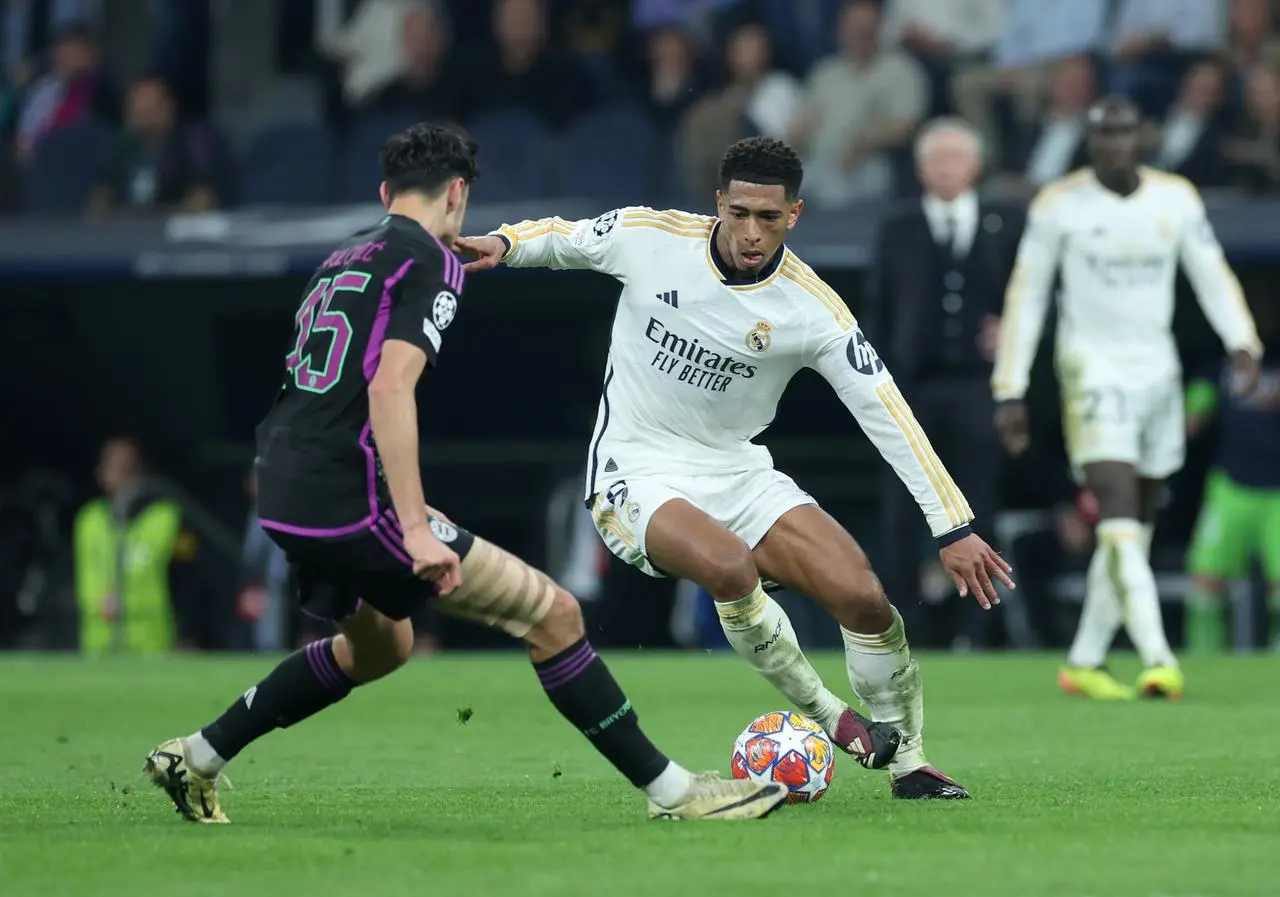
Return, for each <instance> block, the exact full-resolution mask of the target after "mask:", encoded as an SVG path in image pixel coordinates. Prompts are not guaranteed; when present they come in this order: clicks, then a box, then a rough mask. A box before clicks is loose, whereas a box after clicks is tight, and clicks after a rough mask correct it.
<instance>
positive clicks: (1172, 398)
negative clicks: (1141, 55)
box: [992, 98, 1262, 700]
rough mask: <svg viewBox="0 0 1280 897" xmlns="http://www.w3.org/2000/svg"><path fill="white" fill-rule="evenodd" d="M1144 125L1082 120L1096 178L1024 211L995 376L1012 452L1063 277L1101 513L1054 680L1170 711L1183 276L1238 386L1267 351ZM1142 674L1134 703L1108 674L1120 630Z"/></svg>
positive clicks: (1021, 443) (1244, 386)
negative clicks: (1159, 557) (1171, 552)
mask: <svg viewBox="0 0 1280 897" xmlns="http://www.w3.org/2000/svg"><path fill="white" fill-rule="evenodd" d="M1141 124H1142V122H1141V117H1140V115H1139V113H1138V110H1137V108H1136V107H1135V106H1134V105H1133V104H1132V103H1130V102H1129V101H1128V100H1126V99H1123V98H1108V99H1104V100H1102V101H1100V102H1099V103H1098V104H1097V105H1095V106H1094V107H1093V108H1092V109H1091V110H1090V111H1089V118H1088V126H1089V134H1088V141H1089V154H1090V159H1091V162H1092V165H1091V166H1090V167H1088V168H1083V169H1080V170H1079V171H1076V172H1073V173H1072V174H1069V175H1067V176H1065V177H1063V178H1061V179H1059V180H1058V181H1056V182H1054V183H1052V184H1049V185H1048V186H1046V187H1045V188H1044V189H1043V190H1041V191H1040V193H1039V195H1038V196H1037V197H1036V198H1035V200H1034V201H1033V202H1032V204H1031V210H1030V215H1029V218H1028V222H1027V229H1026V232H1025V234H1024V235H1023V238H1022V244H1021V246H1020V247H1019V252H1018V261H1017V265H1016V267H1015V269H1014V273H1013V276H1012V278H1011V279H1010V283H1009V288H1008V291H1007V293H1006V296H1005V307H1004V328H1003V333H1002V338H1001V344H1000V348H999V350H998V352H997V356H996V362H995V370H994V373H993V374H992V391H993V393H994V396H995V399H996V401H997V402H998V403H999V404H998V405H997V411H996V426H997V427H998V429H999V430H1000V435H1001V439H1002V440H1003V442H1004V444H1005V447H1006V448H1007V449H1008V450H1009V451H1010V452H1011V453H1013V454H1015V455H1016V454H1020V453H1021V452H1022V451H1023V450H1025V448H1026V446H1027V439H1028V437H1027V433H1028V428H1027V408H1026V405H1025V403H1024V401H1023V396H1024V394H1025V392H1026V389H1027V381H1028V379H1029V376H1030V371H1031V365H1032V362H1033V361H1034V359H1035V355H1036V349H1037V346H1038V345H1039V342H1040V336H1041V332H1042V330H1043V327H1044V321H1045V316H1046V313H1047V311H1048V308H1049V295H1050V288H1051V287H1052V285H1053V283H1054V277H1055V274H1057V273H1058V271H1059V268H1061V292H1060V294H1059V299H1058V337H1057V351H1056V358H1055V366H1056V369H1057V373H1058V380H1059V384H1060V387H1061V390H1062V405H1063V415H1064V426H1063V431H1064V433H1065V434H1066V440H1067V453H1068V455H1069V457H1070V459H1071V465H1072V468H1073V471H1074V473H1075V476H1076V478H1077V480H1079V481H1081V482H1083V484H1084V485H1086V486H1087V487H1088V488H1089V490H1090V491H1091V492H1092V493H1093V495H1094V496H1095V497H1096V499H1097V502H1098V517H1099V522H1098V525H1097V548H1096V549H1095V552H1094V555H1093V559H1092V561H1091V563H1090V565H1089V571H1088V575H1087V595H1086V599H1085V605H1084V612H1083V614H1082V615H1081V618H1080V625H1079V629H1078V630H1077V633H1076V638H1075V641H1074V643H1073V644H1072V646H1071V651H1070V653H1069V655H1068V657H1067V665H1066V666H1065V667H1063V668H1062V669H1061V670H1060V671H1059V674H1058V682H1059V685H1060V686H1061V687H1062V688H1063V689H1064V690H1065V691H1067V692H1070V693H1073V694H1082V695H1085V696H1087V697H1091V698H1098V699H1110V700H1117V699H1120V700H1122V699H1127V698H1132V697H1134V696H1135V694H1141V695H1143V696H1146V697H1165V698H1177V697H1180V696H1181V695H1182V690H1183V676H1182V672H1181V670H1180V669H1179V667H1178V661H1177V659H1176V658H1175V657H1174V654H1173V651H1172V650H1170V648H1169V643H1168V640H1167V639H1166V637H1165V632H1164V622H1163V619H1162V617H1161V614H1160V600H1159V595H1158V593H1157V590H1156V581H1155V575H1154V573H1153V572H1152V569H1151V564H1150V561H1149V554H1150V550H1151V535H1152V527H1153V525H1154V522H1155V516H1156V504H1157V500H1158V498H1159V494H1160V489H1161V484H1162V483H1163V481H1164V479H1165V478H1166V477H1168V476H1169V475H1170V474H1172V473H1174V472H1175V471H1177V470H1178V469H1179V468H1181V467H1182V463H1183V457H1184V449H1185V428H1184V423H1183V405H1182V377H1181V373H1182V372H1181V367H1180V363H1179V360H1178V351H1177V345H1176V344H1175V342H1174V338H1173V333H1172V330H1171V325H1172V321H1173V309H1174V283H1175V277H1176V275H1177V271H1178V263H1179V262H1181V264H1182V268H1183V270H1185V271H1186V273H1187V277H1188V278H1189V280H1190V281H1191V284H1192V286H1193V287H1194V289H1195V293H1196V297H1197V299H1198V300H1199V302H1200V306H1201V308H1202V309H1203V310H1204V313H1205V317H1206V318H1207V319H1208V321H1209V324H1210V326H1211V327H1213V329H1214V331H1215V332H1216V333H1217V334H1218V336H1219V337H1220V338H1221V339H1222V342H1223V344H1224V345H1225V347H1226V349H1227V351H1228V352H1230V353H1231V358H1232V364H1233V366H1234V370H1235V375H1236V388H1237V389H1238V390H1239V391H1240V392H1241V393H1242V394H1245V393H1248V392H1250V391H1252V390H1253V388H1254V387H1255V386H1256V384H1257V381H1258V360H1259V358H1260V357H1261V354H1262V347H1261V344H1260V342H1259V341H1258V335H1257V332H1256V331H1255V328H1254V324H1253V318H1252V317H1251V315H1250V314H1249V311H1248V308H1247V306H1246V305H1245V303H1244V297H1243V296H1242V294H1241V291H1240V284H1239V282H1238V281H1237V280H1236V277H1235V275H1234V274H1233V273H1232V272H1231V269H1230V268H1229V267H1227V264H1226V261H1225V260H1224V258H1223V254H1222V249H1221V247H1220V246H1219V244H1218V241H1217V239H1216V238H1215V236H1214V233H1213V228H1212V227H1211V226H1210V224H1209V221H1208V218H1207V217H1206V216H1205V209H1204V203H1203V202H1202V201H1201V199H1200V195H1199V194H1198V193H1197V192H1196V189H1195V187H1193V186H1192V185H1191V183H1190V182H1188V181H1187V180H1185V179H1184V178H1181V177H1177V176H1175V175H1170V174H1165V173H1163V172H1160V171H1156V170H1154V169H1151V168H1147V167H1145V166H1141V165H1139V164H1138V152H1139V131H1140V127H1141ZM1122 624H1123V625H1124V626H1125V627H1126V629H1127V631H1128V633H1129V638H1130V640H1131V641H1132V642H1133V644H1134V646H1135V648H1136V649H1137V651H1138V654H1139V656H1140V657H1141V660H1142V665H1143V668H1144V669H1143V672H1142V674H1141V675H1140V676H1139V677H1138V682H1137V690H1136V692H1135V690H1134V689H1133V688H1131V687H1130V686H1128V685H1126V684H1124V683H1121V682H1120V681H1119V680H1117V679H1116V678H1115V677H1114V676H1112V675H1111V673H1110V672H1109V671H1108V670H1107V668H1106V665H1105V664H1106V656H1107V652H1108V650H1109V649H1110V646H1111V642H1112V640H1113V639H1114V637H1115V634H1116V632H1117V631H1118V630H1119V628H1120V626H1121V625H1122Z"/></svg>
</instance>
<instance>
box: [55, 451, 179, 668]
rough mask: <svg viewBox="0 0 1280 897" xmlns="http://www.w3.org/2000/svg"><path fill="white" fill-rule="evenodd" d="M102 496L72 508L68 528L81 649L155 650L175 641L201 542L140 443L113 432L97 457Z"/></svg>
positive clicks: (98, 651)
mask: <svg viewBox="0 0 1280 897" xmlns="http://www.w3.org/2000/svg"><path fill="white" fill-rule="evenodd" d="M97 479H98V485H99V486H101V487H102V492H103V496H104V497H103V498H98V499H94V500H93V501H90V502H89V503H87V504H86V505H85V506H84V507H82V508H81V509H80V512H79V513H78V514H77V515H76V520H75V528H74V534H73V537H72V538H73V544H74V550H75V572H76V597H77V599H78V601H79V604H80V613H81V617H80V619H81V628H80V646H81V650H83V651H85V652H86V653H90V654H101V653H105V652H108V651H120V652H127V653H158V652H163V651H168V650H170V649H171V648H173V646H174V642H175V638H176V633H177V631H178V618H179V614H178V612H177V607H178V605H179V604H180V603H181V601H182V598H181V597H179V594H178V593H179V592H180V591H182V590H183V584H182V583H181V582H179V581H175V578H176V577H182V576H184V575H185V576H187V577H190V576H191V574H192V573H193V572H194V567H193V564H194V561H195V558H196V555H197V552H198V543H197V541H196V537H195V535H194V534H193V533H191V532H190V531H189V530H187V529H186V528H185V527H184V526H183V524H182V509H181V508H180V507H179V506H178V504H177V503H176V502H173V501H170V500H168V499H166V498H162V497H161V496H160V495H158V494H157V492H156V491H155V489H154V488H153V486H152V484H151V483H149V482H148V479H147V469H146V466H145V464H144V460H143V457H142V452H141V450H140V448H139V447H138V444H137V443H136V442H135V441H134V440H132V439H127V438H119V439H111V440H109V441H108V442H107V443H106V444H105V445H103V447H102V455H101V457H100V458H99V461H98V469H97Z"/></svg>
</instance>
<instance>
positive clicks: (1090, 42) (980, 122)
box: [951, 0, 1108, 170]
mask: <svg viewBox="0 0 1280 897" xmlns="http://www.w3.org/2000/svg"><path fill="white" fill-rule="evenodd" d="M1107 10H1108V7H1107V3H1106V0H1072V2H1071V3H1061V2H1058V0H1011V3H1010V6H1009V9H1008V14H1007V16H1006V18H1005V22H1004V29H1003V32H1002V34H1001V36H1000V40H999V42H998V43H997V44H996V47H995V52H994V54H993V58H992V64H991V65H981V64H977V65H972V64H970V65H962V66H961V67H960V68H959V70H958V71H957V73H956V75H955V77H954V78H953V79H952V84H951V91H952V100H953V101H954V103H955V108H956V111H957V112H958V113H959V114H960V116H961V117H963V118H965V119H967V120H969V121H971V122H973V123H974V124H975V125H976V126H977V127H978V129H979V130H980V131H981V132H982V136H983V140H984V143H985V145H986V146H987V148H988V153H989V156H988V163H989V165H994V166H996V168H998V169H1000V170H1004V169H1007V168H1009V167H1010V165H1011V164H1012V163H1011V162H1010V160H1008V159H1007V158H1006V153H1007V151H1008V149H1009V144H1010V142H1011V141H1013V140H1015V139H1016V134H1017V133H1018V132H1019V131H1020V130H1021V129H1023V128H1025V127H1026V126H1027V125H1028V123H1030V122H1032V121H1033V120H1035V119H1036V118H1037V117H1038V116H1039V114H1040V112H1041V110H1042V108H1043V101H1044V96H1045V94H1046V93H1047V92H1048V85H1049V80H1050V74H1051V73H1052V71H1053V67H1054V66H1055V65H1056V64H1057V63H1058V61H1059V60H1061V59H1064V58H1066V57H1069V56H1077V55H1081V54H1087V53H1092V52H1093V51H1094V50H1096V49H1097V48H1098V45H1099V42H1100V41H1101V39H1102V33H1103V28H1104V26H1105V25H1106V21H1107Z"/></svg>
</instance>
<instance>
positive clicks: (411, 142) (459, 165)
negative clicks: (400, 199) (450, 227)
mask: <svg viewBox="0 0 1280 897" xmlns="http://www.w3.org/2000/svg"><path fill="white" fill-rule="evenodd" d="M379 162H380V164H381V166H382V179H383V180H384V181H386V182H387V190H388V192H389V193H390V194H391V195H392V196H393V197H394V196H397V195H399V194H401V193H405V192H407V191H410V190H416V191H418V192H419V193H423V194H425V195H427V196H437V195H439V193H440V191H441V190H443V189H444V188H445V186H446V185H447V184H448V183H449V182H450V181H452V180H453V179H454V178H462V179H463V180H464V181H466V182H467V183H468V184H470V183H472V182H473V181H475V179H476V178H477V177H479V174H480V171H479V169H478V168H477V167H476V142H475V141H474V140H472V139H471V138H470V137H468V136H467V135H466V134H464V133H462V132H461V131H458V130H455V129H454V128H450V127H446V126H444V125H432V124H417V125H414V126H412V127H411V128H409V129H407V130H405V131H402V132H400V133H399V134H394V135H392V136H391V137H389V138H387V142H386V143H384V144H382V152H381V153H380V154H379Z"/></svg>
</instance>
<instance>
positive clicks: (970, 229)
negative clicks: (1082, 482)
mask: <svg viewBox="0 0 1280 897" xmlns="http://www.w3.org/2000/svg"><path fill="white" fill-rule="evenodd" d="M916 164H917V168H918V171H919V175H920V181H921V183H922V184H923V186H924V191H925V193H924V197H923V198H922V199H921V200H920V202H919V203H918V204H913V205H912V207H910V208H908V209H906V210H905V211H903V212H900V213H898V214H896V215H892V216H890V217H888V218H886V219H885V221H884V222H883V224H882V225H881V229H880V235H879V246H878V251H877V254H876V261H875V268H874V270H873V272H872V280H871V284H870V287H871V289H870V296H869V299H870V305H869V308H868V311H869V315H867V316H866V317H867V318H868V320H867V321H866V325H867V333H868V335H869V336H870V337H871V339H872V340H874V341H875V343H876V345H878V346H879V347H880V351H881V353H882V354H883V356H884V358H885V361H886V363H887V364H888V366H889V368H890V370H892V371H893V373H894V377H895V378H896V380H897V382H898V386H899V388H900V389H901V390H902V392H903V394H904V395H905V396H906V397H907V400H908V401H909V402H910V404H911V407H912V409H914V411H915V413H916V416H917V417H918V419H919V423H920V425H921V426H922V427H923V429H924V431H925V432H926V433H927V434H929V438H930V441H931V442H932V443H933V447H934V449H935V450H936V451H937V453H938V456H939V457H940V458H941V460H942V462H943V463H944V464H945V465H946V467H947V469H948V470H949V471H950V472H951V474H952V476H953V477H954V479H955V480H956V483H957V485H958V486H959V487H960V489H961V490H962V491H963V492H964V495H965V497H966V498H967V499H968V501H969V505H970V507H971V508H972V509H973V512H974V516H975V528H976V530H977V531H978V532H979V533H981V534H982V537H983V538H984V539H988V540H990V539H992V538H993V536H994V532H993V517H994V515H995V511H996V487H997V479H998V474H999V464H1000V461H1001V458H1002V452H1001V449H1000V446H999V444H998V442H997V441H996V436H995V433H994V431H993V429H992V427H991V426H990V421H991V419H992V414H993V413H994V408H993V405H992V400H991V390H990V388H989V386H988V381H989V379H990V376H991V359H992V358H993V357H994V353H995V347H996V342H997V340H998V335H999V327H1000V319H999V317H998V315H999V313H1000V308H1001V304H1002V300H1001V297H1003V295H1004V290H1005V285H1006V283H1007V281H1008V279H1009V274H1010V272H1011V271H1012V269H1013V261H1014V256H1015V255H1016V252H1017V247H1018V238H1019V234H1020V231H1021V220H1022V215H1021V214H1020V213H1018V212H1016V211H1011V210H1001V209H997V208H994V207H992V206H989V205H987V204H986V203H983V202H980V201H979V199H978V197H977V195H976V194H975V193H974V191H973V185H974V183H975V181H976V180H977V178H978V174H979V172H980V170H981V164H982V146H981V142H980V138H979V137H978V134H977V131H975V130H974V129H973V128H972V127H971V126H970V125H969V124H968V123H967V122H965V121H963V120H962V119H954V118H944V119H937V120H935V121H933V122H931V123H929V124H928V125H926V126H925V128H924V129H923V130H922V132H921V134H920V137H919V139H918V140H917V143H916ZM884 514H885V520H884V530H883V532H884V539H885V543H884V544H885V547H884V554H885V559H884V560H883V561H879V562H877V568H878V569H880V570H882V571H883V575H884V579H885V587H886V589H887V590H888V595H889V598H890V600H892V601H894V603H895V604H897V606H898V608H899V610H900V612H901V613H902V614H903V616H904V617H906V618H907V619H908V621H909V622H911V621H912V618H913V617H914V621H915V622H916V623H917V628H916V635H915V636H914V637H915V638H916V639H921V638H923V640H924V643H926V644H931V645H932V646H933V647H942V646H945V645H947V644H950V643H955V642H957V641H958V642H959V643H960V644H967V645H972V646H974V647H984V646H986V645H988V644H990V641H991V638H990V625H991V622H990V620H989V619H987V617H989V615H984V614H982V612H981V608H978V607H977V605H976V604H975V605H974V609H975V610H976V611H977V613H973V614H970V613H969V609H968V608H964V607H957V608H948V609H947V610H948V611H949V612H952V613H954V612H955V611H957V610H958V611H959V613H960V614H961V615H962V617H961V619H960V620H959V621H956V622H952V621H948V620H946V619H938V617H939V616H944V617H945V615H940V614H937V613H933V612H931V611H930V612H927V611H926V606H925V605H923V604H922V603H921V577H920V564H921V561H922V559H923V552H922V550H921V549H922V544H921V543H922V541H923V540H922V538H921V536H920V531H921V527H922V523H921V521H920V513H919V510H918V509H917V508H916V506H915V502H914V501H913V499H912V497H911V496H910V495H908V494H907V493H906V491H905V490H903V488H902V485H901V483H898V482H897V481H896V480H894V482H892V483H886V492H885V504H884ZM949 592H950V590H949V589H948V590H946V591H943V592H942V594H949ZM954 603H955V602H953V604H954ZM959 604H960V605H963V604H964V603H963V602H960V603H959ZM957 622H958V626H957ZM957 628H958V630H959V631H958V635H957V636H956V638H953V637H952V635H953V633H955V631H956V629H957Z"/></svg>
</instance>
